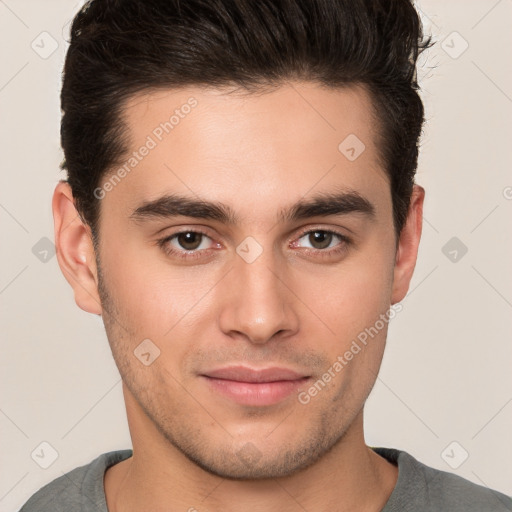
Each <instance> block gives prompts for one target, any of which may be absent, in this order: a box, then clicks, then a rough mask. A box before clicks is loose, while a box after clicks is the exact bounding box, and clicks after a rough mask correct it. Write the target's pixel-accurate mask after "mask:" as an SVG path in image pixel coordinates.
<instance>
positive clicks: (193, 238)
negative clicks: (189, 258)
mask: <svg viewBox="0 0 512 512" xmlns="http://www.w3.org/2000/svg"><path fill="white" fill-rule="evenodd" d="M175 236H176V241H177V242H178V244H179V245H180V246H181V248H182V249H186V250H188V251H194V250H196V249H197V248H198V247H199V246H200V245H201V242H202V239H203V234H202V233H196V232H194V231H186V232H184V233H179V234H177V235H175Z"/></svg>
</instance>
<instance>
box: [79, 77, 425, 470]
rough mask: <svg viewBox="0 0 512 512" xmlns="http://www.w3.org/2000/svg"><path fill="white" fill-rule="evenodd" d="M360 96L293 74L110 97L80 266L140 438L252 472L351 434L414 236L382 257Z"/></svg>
mask: <svg viewBox="0 0 512 512" xmlns="http://www.w3.org/2000/svg"><path fill="white" fill-rule="evenodd" d="M371 112H372V111H371V106H370V98H369V96H368V95H367V94H366V92H365V90H363V89H362V88H355V87H353V88H347V89H343V90H336V91H335V90H328V89H324V88H321V87H320V86H318V85H314V84H310V83H295V84H293V85H283V86H281V87H280V88H278V89H275V90H273V91H272V92H266V93H265V94H258V95H252V94H245V95H242V94H233V93H231V94H228V93H227V91H222V90H212V89H209V90H208V89H200V88H187V89H183V90H172V91H159V92H155V93H151V94H146V95H139V96H137V97H134V98H132V99H131V100H130V101H129V103H128V104H127V105H126V109H125V121H126V125H127V127H128V130H129V131H128V133H129V135H130V148H131V149H130V154H129V155H127V157H126V161H125V162H123V163H121V165H119V166H118V167H116V169H114V172H115V173H117V178H113V177H112V176H108V177H105V179H104V180H103V181H102V182H101V183H100V184H99V188H98V189H97V196H98V197H101V199H100V201H99V202H100V208H101V220H100V224H99V235H100V243H99V248H98V253H97V254H96V257H97V264H98V267H97V269H95V270H94V269H93V272H92V274H93V275H94V274H95V273H96V275H94V276H93V277H94V279H91V282H95V283H97V285H98V294H99V299H100V300H101V304H102V309H101V310H99V311H98V312H101V313H102V316H103V320H104V323H105V328H106V332H107V335H108V339H109V343H110V345H111V348H112V353H113V356H114V358H115V361H116V363H117V365H118V367H119V370H120V373H121V376H122V378H123V382H124V386H125V398H126V401H127V408H128V418H129V422H130V425H131V427H132V426H134V425H138V428H139V430H140V429H146V432H145V434H148V432H149V431H151V432H152V434H151V436H152V438H153V439H154V441H152V442H153V444H154V445H156V444H157V445H159V446H167V447H169V448H170V449H173V450H174V449H177V451H179V452H180V453H181V454H183V455H185V456H186V457H187V458H188V459H189V460H190V461H193V462H195V463H196V464H197V465H199V466H200V467H202V468H203V469H206V470H207V471H209V472H211V473H214V474H217V475H220V476H222V477H227V478H238V479H247V478H266V477H276V476H285V475H291V474H293V473H294V472H296V471H298V470H300V469H303V468H305V467H308V466H310V465H311V464H312V463H314V462H315V461H316V460H318V459H319V458H320V457H321V456H322V455H324V454H326V453H327V452H328V451H330V450H332V449H333V447H335V446H337V445H338V444H339V443H340V441H342V440H343V439H344V438H346V437H347V436H348V435H349V433H350V432H351V431H353V430H354V429H358V432H359V434H361V432H360V430H361V421H360V419H361V418H362V408H363V405H364V402H365V400H366V398H367V396H368V394H369V392H370V390H371V388H372V387H373V385H374V382H375V379H376V375H377V373H378V370H379V366H380V362H381V359H382V355H383V350H384V345H385V338H386V332H387V325H388V319H389V317H390V316H393V315H392V313H390V312H389V309H390V306H391V304H393V303H394V302H397V301H398V300H401V298H403V296H404V294H405V291H406V289H407V286H408V283H409V279H410V275H411V273H412V267H413V266H414V263H412V264H411V263H410V261H411V260H413V259H415V246H414V245H415V244H416V245H417V241H418V240H419V239H418V240H416V239H414V240H413V243H412V246H411V247H412V248H410V247H408V246H404V247H403V248H402V250H403V255H404V258H405V259H407V258H409V259H408V260H407V261H409V264H407V262H406V263H403V264H402V266H400V265H397V261H398V260H397V257H398V255H397V252H396V238H395V232H394V228H393V217H392V201H391V194H390V186H389V179H388V178H387V176H386V174H385V172H384V169H383V168H382V165H381V163H380V162H379V154H378V150H377V147H376V146H375V139H376V134H375V132H374V130H375V126H376V123H375V119H374V118H373V117H372V114H371ZM173 113H174V118H171V115H173ZM166 122H167V124H165V123H166ZM347 137H348V139H347ZM344 141H345V142H344ZM144 148H146V149H144ZM125 163H126V165H125V166H124V172H123V171H120V170H119V169H121V168H123V165H124V164H125ZM416 234H417V233H416ZM413 238H414V237H413ZM399 252H400V249H399ZM92 293H94V291H93V292H92ZM84 301H85V299H84ZM77 302H78V303H79V305H81V307H83V308H84V309H88V310H89V311H92V310H93V309H94V307H92V306H90V307H88V306H86V305H85V304H84V303H82V304H80V300H79V299H78V298H77ZM369 332H371V333H372V334H371V336H370V335H369ZM365 333H366V336H365ZM363 340H364V341H363ZM356 347H358V348H356ZM139 433H140V434H141V436H142V434H144V433H143V432H139ZM132 435H133V433H132ZM354 435H355V434H354ZM361 435H362V434H361ZM136 442H137V441H136V440H134V447H135V443H136Z"/></svg>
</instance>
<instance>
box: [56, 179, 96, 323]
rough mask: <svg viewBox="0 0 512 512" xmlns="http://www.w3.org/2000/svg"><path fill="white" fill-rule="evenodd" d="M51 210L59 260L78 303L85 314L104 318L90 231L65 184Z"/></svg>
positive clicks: (60, 185) (62, 184)
mask: <svg viewBox="0 0 512 512" xmlns="http://www.w3.org/2000/svg"><path fill="white" fill-rule="evenodd" d="M52 210H53V220H54V234H55V248H56V251H57V260H58V262H59V266H60V269H61V271H62V273H63V275H64V277H65V278H66V280H67V282H68V283H69V284H70V285H71V287H72V288H73V292H74V295H75V302H76V303H77V305H78V307H80V308H81V309H83V310H84V311H87V312H88V313H94V314H97V315H101V302H100V298H99V294H98V286H97V283H98V280H97V269H96V259H95V254H94V246H93V243H92V237H91V231H90V228H89V226H87V225H86V224H84V223H83V222H82V220H81V218H80V216H79V215H78V212H77V210H76V208H75V204H74V200H73V194H72V192H71V187H70V186H69V184H68V183H67V182H65V181H60V182H59V183H58V184H57V186H56V187H55V191H54V193H53V200H52Z"/></svg>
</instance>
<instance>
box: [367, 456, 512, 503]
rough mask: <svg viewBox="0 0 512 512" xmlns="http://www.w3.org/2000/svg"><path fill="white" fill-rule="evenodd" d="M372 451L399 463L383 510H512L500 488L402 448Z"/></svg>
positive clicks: (507, 498)
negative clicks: (427, 461)
mask: <svg viewBox="0 0 512 512" xmlns="http://www.w3.org/2000/svg"><path fill="white" fill-rule="evenodd" d="M373 450H374V451H375V452H376V453H378V454H379V455H381V456H383V457H384V458H386V459H387V460H389V461H390V462H392V463H394V464H397V465H398V481H397V484H396V486H395V489H394V491H393V492H392V494H391V496H390V498H389V500H388V503H387V504H386V507H385V508H384V510H383V512H388V511H389V512H395V511H401V510H411V505H414V506H413V507H412V509H413V510H422V511H423V510H424V511H436V512H441V511H447V512H448V511H450V512H456V511H464V512H482V511H483V510H485V511H486V512H511V511H512V498H511V497H509V496H507V495H505V494H503V493H501V492H499V491H496V490H493V489H490V488H488V487H485V486H483V485H478V484H475V483H473V482H470V481H469V480H467V479H465V478H462V477H460V476H458V475H455V474H453V473H449V472H447V471H441V470H438V469H434V468H432V467H430V466H427V465H425V464H423V463H422V462H420V461H418V460H417V459H415V458H414V457H413V456H412V455H410V454H409V453H407V452H404V451H401V450H396V449H393V448H373ZM420 507H421V508H420Z"/></svg>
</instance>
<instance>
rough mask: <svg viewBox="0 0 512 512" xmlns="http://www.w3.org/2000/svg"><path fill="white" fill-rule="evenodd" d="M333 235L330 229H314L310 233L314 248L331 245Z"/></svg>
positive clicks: (310, 240) (324, 247)
mask: <svg viewBox="0 0 512 512" xmlns="http://www.w3.org/2000/svg"><path fill="white" fill-rule="evenodd" d="M332 235H333V233H330V232H329V231H312V232H311V233H309V242H310V243H311V245H312V247H313V248H314V249H326V248H327V247H329V246H330V245H331V242H332V238H333V236H332Z"/></svg>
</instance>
